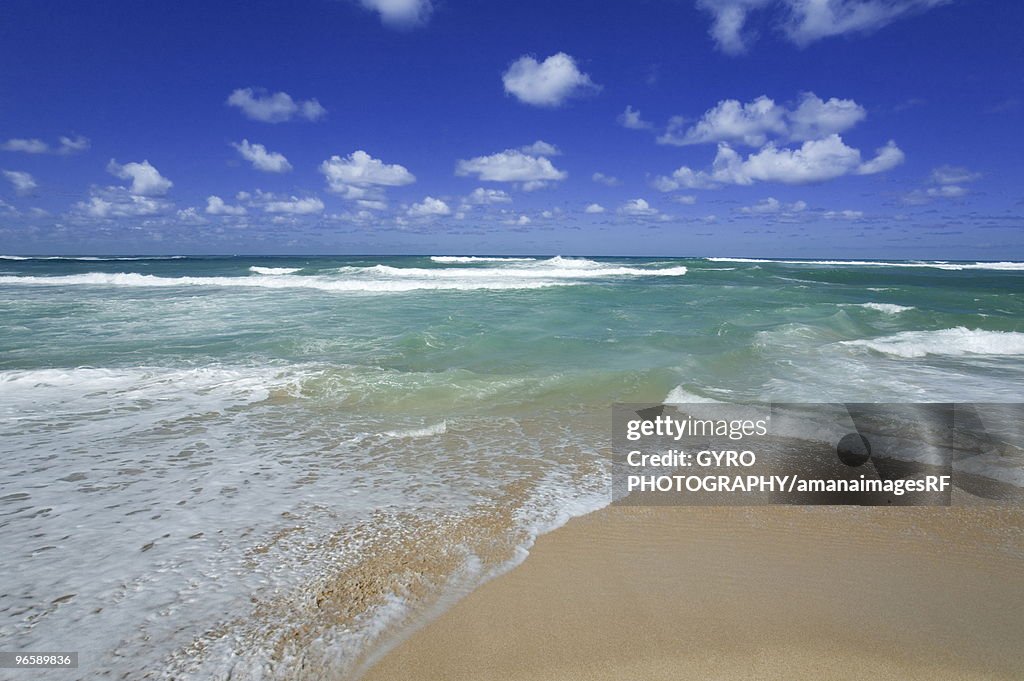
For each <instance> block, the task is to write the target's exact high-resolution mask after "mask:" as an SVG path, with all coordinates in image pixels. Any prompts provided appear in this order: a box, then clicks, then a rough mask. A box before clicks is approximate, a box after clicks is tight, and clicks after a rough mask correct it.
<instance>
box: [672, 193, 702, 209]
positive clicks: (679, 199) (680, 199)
mask: <svg viewBox="0 0 1024 681" xmlns="http://www.w3.org/2000/svg"><path fill="white" fill-rule="evenodd" d="M672 200H673V201H675V202H676V203H681V204H683V205H684V206H692V205H693V204H695V203H697V197H696V196H694V195H693V194H684V195H682V196H673V197H672Z"/></svg>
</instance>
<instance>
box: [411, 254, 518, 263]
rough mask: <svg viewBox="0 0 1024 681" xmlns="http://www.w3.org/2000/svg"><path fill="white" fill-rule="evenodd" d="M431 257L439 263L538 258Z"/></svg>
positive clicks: (516, 260) (509, 260)
mask: <svg viewBox="0 0 1024 681" xmlns="http://www.w3.org/2000/svg"><path fill="white" fill-rule="evenodd" d="M430 259H431V260H433V261H434V262H439V263H471V262H528V261H530V260H536V259H537V258H499V257H489V256H477V255H432V256H430Z"/></svg>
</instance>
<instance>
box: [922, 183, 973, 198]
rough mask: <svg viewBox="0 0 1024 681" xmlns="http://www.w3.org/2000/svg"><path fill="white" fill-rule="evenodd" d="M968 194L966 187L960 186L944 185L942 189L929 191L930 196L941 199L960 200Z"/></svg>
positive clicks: (930, 188)
mask: <svg viewBox="0 0 1024 681" xmlns="http://www.w3.org/2000/svg"><path fill="white" fill-rule="evenodd" d="M968 193H969V192H968V191H967V188H966V187H961V186H960V185H958V184H944V185H942V186H941V187H929V188H928V190H927V194H928V196H931V197H935V198H939V199H959V198H961V197H963V196H967V194H968Z"/></svg>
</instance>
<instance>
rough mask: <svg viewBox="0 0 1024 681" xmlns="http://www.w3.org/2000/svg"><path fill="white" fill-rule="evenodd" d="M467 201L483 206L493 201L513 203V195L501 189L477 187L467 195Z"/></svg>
mask: <svg viewBox="0 0 1024 681" xmlns="http://www.w3.org/2000/svg"><path fill="white" fill-rule="evenodd" d="M466 201H468V202H469V203H471V204H473V205H476V206H482V205H487V204H492V203H511V202H512V197H511V196H509V195H508V194H507V193H505V192H503V191H501V190H500V189H484V188H483V187H477V188H476V189H474V190H473V191H472V192H471V193H470V195H469V196H467V197H466Z"/></svg>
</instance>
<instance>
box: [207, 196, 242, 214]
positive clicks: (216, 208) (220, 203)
mask: <svg viewBox="0 0 1024 681" xmlns="http://www.w3.org/2000/svg"><path fill="white" fill-rule="evenodd" d="M206 212H207V213H209V214H210V215H245V214H246V210H245V206H232V205H230V204H227V203H224V199H222V198H220V197H219V196H208V197H206Z"/></svg>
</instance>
